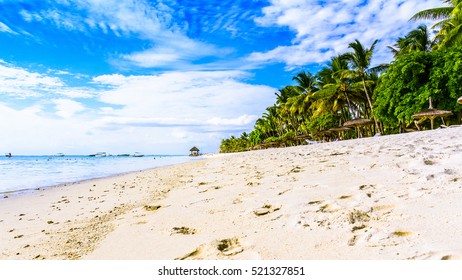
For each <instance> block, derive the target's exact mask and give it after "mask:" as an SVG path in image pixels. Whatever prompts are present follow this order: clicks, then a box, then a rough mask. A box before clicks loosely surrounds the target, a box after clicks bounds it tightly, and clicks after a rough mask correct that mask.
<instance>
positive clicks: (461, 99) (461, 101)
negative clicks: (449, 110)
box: [457, 96, 462, 104]
mask: <svg viewBox="0 0 462 280" xmlns="http://www.w3.org/2000/svg"><path fill="white" fill-rule="evenodd" d="M457 103H459V104H462V96H461V97H459V99H457Z"/></svg>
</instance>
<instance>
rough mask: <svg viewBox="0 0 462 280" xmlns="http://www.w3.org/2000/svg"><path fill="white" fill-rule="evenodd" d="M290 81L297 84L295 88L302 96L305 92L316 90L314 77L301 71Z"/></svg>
mask: <svg viewBox="0 0 462 280" xmlns="http://www.w3.org/2000/svg"><path fill="white" fill-rule="evenodd" d="M292 80H294V81H296V82H297V84H298V85H297V86H296V88H297V89H298V90H299V91H300V93H302V94H306V93H307V92H314V91H316V90H317V87H316V76H315V75H313V74H311V73H310V72H308V73H307V72H305V71H302V72H300V73H298V74H297V75H296V76H295V77H293V78H292Z"/></svg>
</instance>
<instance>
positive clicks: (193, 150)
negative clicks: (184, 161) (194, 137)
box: [189, 146, 199, 157]
mask: <svg viewBox="0 0 462 280" xmlns="http://www.w3.org/2000/svg"><path fill="white" fill-rule="evenodd" d="M189 151H190V152H191V153H190V154H189V156H191V157H197V156H198V155H199V149H198V148H197V147H196V146H194V147H192V148H191V149H190V150H189Z"/></svg>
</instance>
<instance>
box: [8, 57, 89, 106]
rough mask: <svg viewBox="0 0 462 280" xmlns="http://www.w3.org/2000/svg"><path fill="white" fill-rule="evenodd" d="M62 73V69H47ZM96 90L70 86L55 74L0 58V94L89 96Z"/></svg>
mask: <svg viewBox="0 0 462 280" xmlns="http://www.w3.org/2000/svg"><path fill="white" fill-rule="evenodd" d="M48 72H51V74H53V73H56V74H57V75H63V73H67V72H64V71H48ZM95 94H97V90H95V89H93V88H88V87H71V86H68V85H66V83H65V82H64V81H63V80H62V79H61V78H60V77H57V76H54V75H50V74H48V73H40V72H36V71H29V70H27V69H25V68H21V67H17V66H14V65H12V64H10V63H7V62H5V61H3V60H0V95H6V96H8V97H12V98H18V99H25V98H30V97H35V98H37V97H42V98H43V97H50V95H51V96H55V97H56V96H66V97H70V98H91V97H94V96H95Z"/></svg>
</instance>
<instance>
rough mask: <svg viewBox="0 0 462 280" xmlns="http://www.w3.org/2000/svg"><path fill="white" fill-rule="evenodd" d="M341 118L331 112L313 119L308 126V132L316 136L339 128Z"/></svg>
mask: <svg viewBox="0 0 462 280" xmlns="http://www.w3.org/2000/svg"><path fill="white" fill-rule="evenodd" d="M338 122H339V117H338V116H337V115H335V114H333V113H331V112H328V113H324V114H322V115H319V116H316V117H313V118H312V119H311V120H310V122H309V123H308V124H307V125H306V128H307V130H308V131H309V132H310V133H311V134H316V133H317V132H319V131H322V130H326V129H329V128H332V127H337V126H338Z"/></svg>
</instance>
